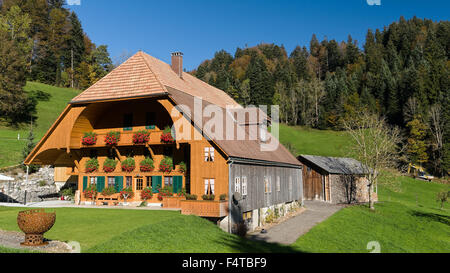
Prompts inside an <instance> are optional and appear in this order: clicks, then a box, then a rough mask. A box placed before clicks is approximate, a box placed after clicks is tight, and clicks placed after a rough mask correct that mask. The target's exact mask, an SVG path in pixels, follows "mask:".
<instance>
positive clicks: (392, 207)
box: [292, 177, 450, 253]
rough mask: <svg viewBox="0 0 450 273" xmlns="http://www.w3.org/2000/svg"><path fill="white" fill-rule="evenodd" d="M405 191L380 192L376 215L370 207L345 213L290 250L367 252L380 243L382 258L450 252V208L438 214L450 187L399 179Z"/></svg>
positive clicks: (322, 225) (320, 227)
mask: <svg viewBox="0 0 450 273" xmlns="http://www.w3.org/2000/svg"><path fill="white" fill-rule="evenodd" d="M395 179H398V180H399V181H398V182H399V183H401V191H400V192H396V191H392V190H389V189H387V188H383V187H380V191H379V199H380V202H379V203H378V204H376V205H375V208H376V210H375V211H374V212H372V211H370V210H369V209H368V207H367V206H353V207H348V208H345V209H342V210H341V211H339V212H338V213H336V214H335V215H333V216H331V217H330V218H329V219H327V220H326V221H324V222H322V223H321V224H319V225H317V226H316V227H314V228H313V229H311V230H310V231H309V232H308V233H307V234H305V235H304V236H302V237H300V238H299V239H298V240H297V241H296V242H295V243H294V244H293V245H292V246H293V247H295V248H296V249H298V250H300V251H305V252H333V253H334V252H346V253H347V252H362V253H364V252H366V253H367V252H369V250H367V244H368V243H369V242H371V241H377V242H379V243H380V246H381V252H382V253H392V252H395V253H399V252H400V253H404V252H408V253H417V252H419V253H422V252H426V253H430V252H431V253H434V252H450V227H449V226H450V209H449V205H448V203H447V204H446V205H445V206H444V209H443V210H441V209H439V206H438V203H437V202H436V201H435V198H436V194H437V193H438V192H439V191H441V190H443V189H447V190H449V187H448V185H443V184H436V183H428V182H424V181H419V180H415V179H412V178H409V177H397V178H395Z"/></svg>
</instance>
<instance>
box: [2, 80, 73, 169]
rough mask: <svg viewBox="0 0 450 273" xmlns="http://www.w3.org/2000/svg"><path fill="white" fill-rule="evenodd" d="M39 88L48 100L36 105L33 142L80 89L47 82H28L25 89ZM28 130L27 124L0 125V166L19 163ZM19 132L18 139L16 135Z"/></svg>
mask: <svg viewBox="0 0 450 273" xmlns="http://www.w3.org/2000/svg"><path fill="white" fill-rule="evenodd" d="M37 90H40V91H42V92H45V93H47V94H49V95H50V100H49V101H39V103H38V105H37V117H38V119H37V120H36V123H35V124H34V125H33V126H34V128H33V132H34V136H35V142H38V141H39V140H40V139H41V138H42V137H43V136H44V134H45V133H46V132H47V130H48V129H49V128H50V126H51V125H52V124H53V122H55V120H56V119H57V118H58V116H59V115H60V114H61V112H62V110H63V109H64V108H65V107H66V105H67V103H68V102H69V101H70V100H71V99H72V98H73V97H75V96H76V95H78V94H79V92H80V91H78V90H74V89H69V88H59V87H54V86H51V85H47V84H42V83H35V82H28V83H27V85H26V86H25V91H27V92H31V91H37ZM29 130H30V126H29V125H24V126H21V127H20V128H11V127H6V126H0V168H1V167H6V166H12V165H16V164H19V163H20V162H21V160H22V149H23V147H24V146H25V144H26V138H27V137H28V133H29ZM18 134H20V140H18V139H17V135H18Z"/></svg>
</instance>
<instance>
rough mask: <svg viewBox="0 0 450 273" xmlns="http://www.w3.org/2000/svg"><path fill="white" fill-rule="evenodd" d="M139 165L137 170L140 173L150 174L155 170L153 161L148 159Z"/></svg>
mask: <svg viewBox="0 0 450 273" xmlns="http://www.w3.org/2000/svg"><path fill="white" fill-rule="evenodd" d="M139 165H140V166H139V169H140V170H141V172H151V171H153V170H154V169H155V165H154V163H153V160H152V159H151V158H148V157H147V158H145V159H144V160H142V161H141V163H140V164H139Z"/></svg>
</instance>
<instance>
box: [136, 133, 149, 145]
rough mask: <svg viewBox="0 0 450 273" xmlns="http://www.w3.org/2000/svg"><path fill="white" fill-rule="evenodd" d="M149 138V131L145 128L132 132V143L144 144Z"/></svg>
mask: <svg viewBox="0 0 450 273" xmlns="http://www.w3.org/2000/svg"><path fill="white" fill-rule="evenodd" d="M149 140H150V133H149V132H148V131H146V130H140V131H137V132H136V133H134V134H133V143H134V144H144V143H147V142H148V141H149Z"/></svg>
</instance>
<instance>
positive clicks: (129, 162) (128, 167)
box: [122, 157, 136, 173]
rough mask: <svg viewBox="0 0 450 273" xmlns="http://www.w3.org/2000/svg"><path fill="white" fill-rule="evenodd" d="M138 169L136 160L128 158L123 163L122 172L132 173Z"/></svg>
mask: <svg viewBox="0 0 450 273" xmlns="http://www.w3.org/2000/svg"><path fill="white" fill-rule="evenodd" d="M135 168H136V163H135V162H134V158H132V157H128V158H127V159H125V160H124V161H123V162H122V171H124V172H129V173H131V172H132V171H134V169H135Z"/></svg>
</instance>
